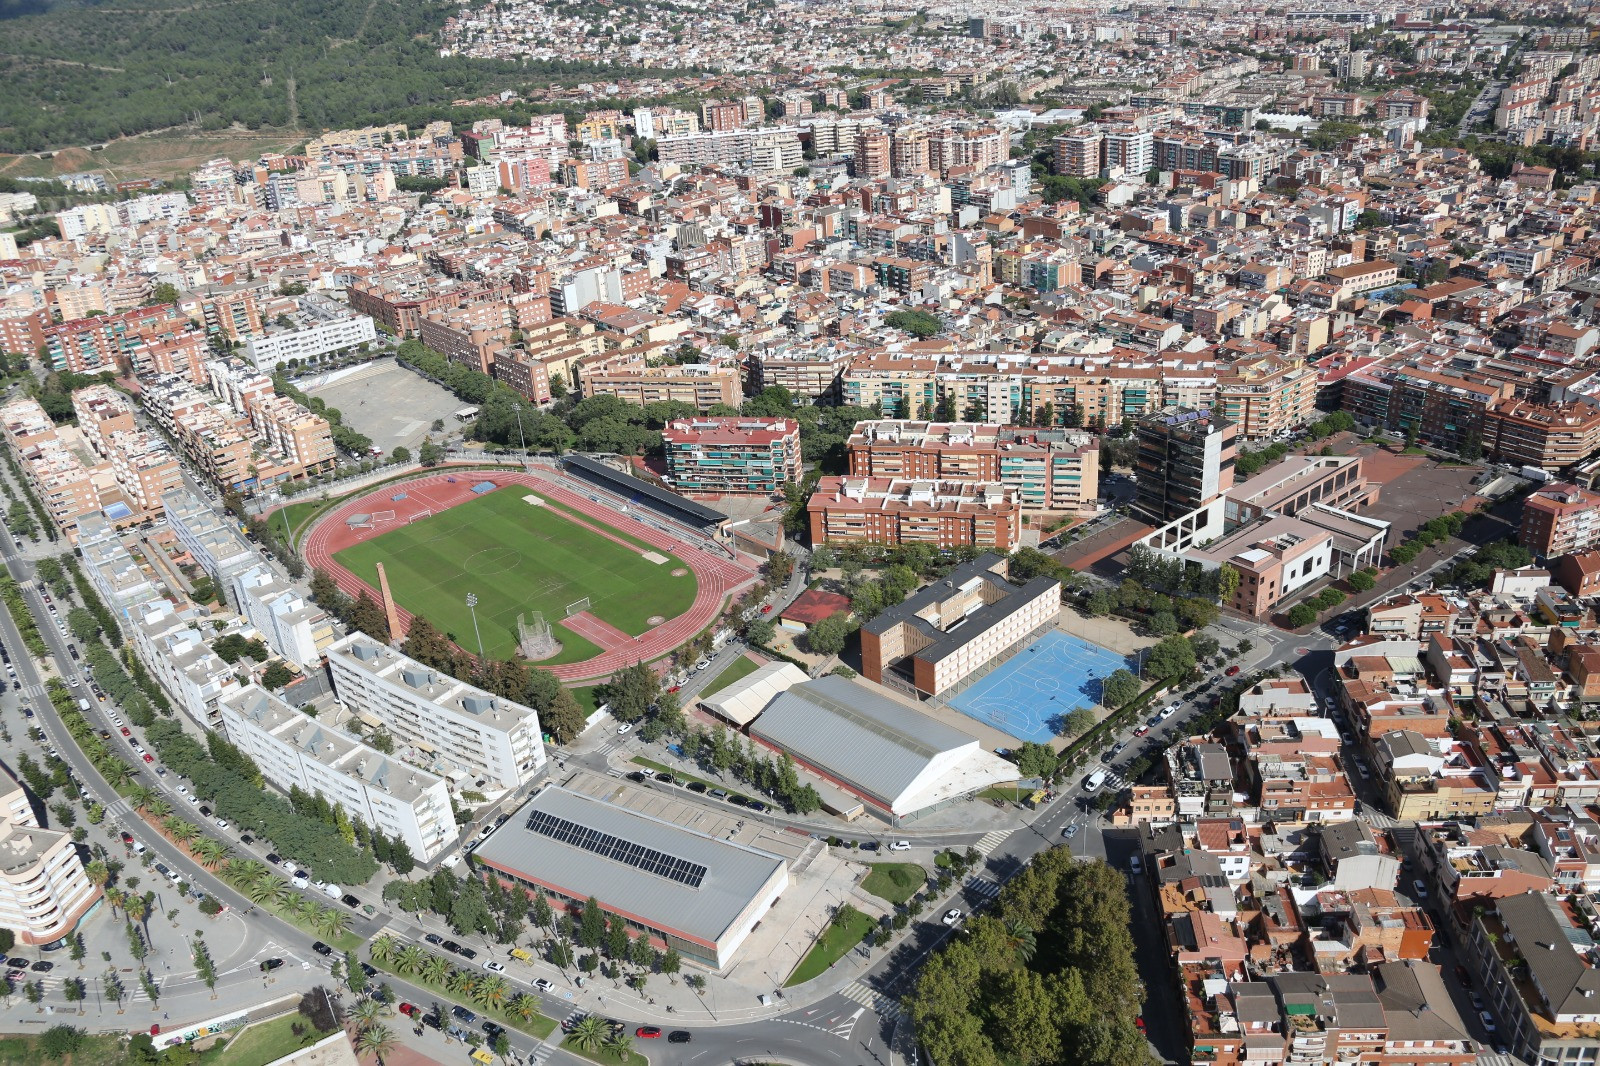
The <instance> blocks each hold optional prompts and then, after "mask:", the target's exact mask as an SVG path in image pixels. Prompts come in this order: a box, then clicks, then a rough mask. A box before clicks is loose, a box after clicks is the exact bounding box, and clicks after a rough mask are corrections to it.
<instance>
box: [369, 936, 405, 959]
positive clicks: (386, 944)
mask: <svg viewBox="0 0 1600 1066" xmlns="http://www.w3.org/2000/svg"><path fill="white" fill-rule="evenodd" d="M399 951H400V941H398V940H396V939H395V938H394V937H392V936H390V935H389V934H388V933H385V934H383V935H382V936H380V937H378V939H376V940H374V941H373V942H372V947H371V952H370V953H371V955H372V961H373V962H393V961H394V957H395V955H396V954H398V953H399Z"/></svg>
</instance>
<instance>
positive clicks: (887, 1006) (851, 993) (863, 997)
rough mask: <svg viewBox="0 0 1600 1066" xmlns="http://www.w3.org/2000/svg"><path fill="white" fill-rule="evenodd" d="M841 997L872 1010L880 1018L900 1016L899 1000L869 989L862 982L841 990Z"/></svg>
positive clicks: (854, 982)
mask: <svg viewBox="0 0 1600 1066" xmlns="http://www.w3.org/2000/svg"><path fill="white" fill-rule="evenodd" d="M840 995H842V996H844V997H845V998H846V999H848V1000H853V1001H854V1002H856V1003H859V1004H861V1005H862V1006H863V1007H867V1008H869V1009H871V1010H872V1011H873V1012H875V1013H876V1014H877V1015H878V1016H879V1017H880V1018H890V1019H893V1018H898V1017H899V1016H900V1004H899V1002H898V1001H897V1000H895V999H894V998H893V997H892V996H886V995H884V994H883V993H882V992H879V991H877V990H875V989H871V988H868V987H867V986H866V985H864V984H862V983H861V982H860V981H852V982H851V983H850V984H849V985H847V986H846V987H845V988H843V989H840Z"/></svg>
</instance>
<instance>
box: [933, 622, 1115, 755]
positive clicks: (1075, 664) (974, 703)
mask: <svg viewBox="0 0 1600 1066" xmlns="http://www.w3.org/2000/svg"><path fill="white" fill-rule="evenodd" d="M1124 668H1130V669H1131V668H1132V663H1131V661H1130V660H1128V659H1125V658H1124V657H1122V656H1121V655H1118V654H1117V653H1116V652H1114V651H1108V650H1107V649H1105V648H1102V647H1100V646H1099V645H1098V644H1090V643H1089V642H1088V641H1086V640H1083V639H1082V638H1081V637H1074V636H1070V635H1068V634H1066V633H1062V632H1060V631H1059V630H1051V631H1050V632H1049V633H1046V634H1045V635H1044V636H1042V637H1040V638H1039V639H1038V640H1036V641H1034V642H1033V643H1032V644H1031V645H1029V646H1028V647H1026V648H1024V649H1023V650H1022V651H1020V652H1018V653H1017V654H1015V655H1013V656H1012V657H1011V658H1010V659H1008V660H1006V661H1005V662H1003V663H1001V664H1000V665H999V666H996V667H995V668H994V670H993V671H991V672H990V673H989V675H988V676H987V677H984V678H983V679H981V680H980V681H978V682H977V683H976V684H974V685H973V686H972V687H971V688H969V689H967V690H966V691H964V692H962V693H961V694H960V695H958V696H953V697H951V699H950V700H949V705H950V706H951V707H953V708H955V709H956V710H958V711H960V712H961V713H962V714H964V715H966V716H967V717H968V718H971V719H974V720H975V721H979V722H982V723H983V724H984V725H986V726H990V727H991V728H994V729H998V730H1000V731H1001V732H1002V733H1005V734H1007V735H1008V736H1013V737H1016V738H1017V739H1018V740H1032V741H1035V742H1036V743H1039V744H1046V743H1049V742H1050V741H1051V740H1053V739H1054V738H1055V736H1056V731H1055V730H1054V729H1053V728H1051V725H1052V722H1053V721H1054V720H1055V719H1057V718H1059V717H1061V716H1063V715H1065V714H1067V713H1068V712H1070V711H1071V710H1072V709H1073V708H1075V707H1086V708H1089V709H1090V710H1093V709H1094V708H1095V707H1097V706H1099V704H1100V686H1101V683H1102V681H1103V680H1104V679H1105V678H1107V677H1109V676H1110V675H1111V674H1112V673H1114V672H1116V671H1117V670H1121V669H1124Z"/></svg>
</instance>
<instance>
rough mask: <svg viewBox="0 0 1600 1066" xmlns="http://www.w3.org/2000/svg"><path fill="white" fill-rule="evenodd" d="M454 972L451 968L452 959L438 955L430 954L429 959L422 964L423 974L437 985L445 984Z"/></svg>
mask: <svg viewBox="0 0 1600 1066" xmlns="http://www.w3.org/2000/svg"><path fill="white" fill-rule="evenodd" d="M453 972H454V971H453V970H451V969H450V960H449V959H445V958H440V957H439V956H438V955H429V956H428V961H427V962H425V963H423V964H422V976H423V977H424V978H425V979H426V980H428V981H431V982H433V983H434V984H436V985H438V984H444V983H445V980H446V979H447V978H448V977H449V976H450V975H451V974H452V973H453Z"/></svg>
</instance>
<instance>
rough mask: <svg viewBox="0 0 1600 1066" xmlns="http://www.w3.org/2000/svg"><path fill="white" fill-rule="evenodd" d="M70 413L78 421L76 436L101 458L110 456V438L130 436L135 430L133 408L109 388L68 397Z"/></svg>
mask: <svg viewBox="0 0 1600 1066" xmlns="http://www.w3.org/2000/svg"><path fill="white" fill-rule="evenodd" d="M72 412H73V414H74V415H76V416H77V419H78V432H79V433H82V434H83V439H84V440H86V441H88V442H89V446H90V447H92V448H93V449H94V450H95V454H96V455H99V456H100V457H101V458H105V457H106V456H107V455H108V454H109V453H110V450H111V434H113V433H132V432H134V431H136V430H137V429H138V428H139V426H138V423H137V422H135V421H134V417H133V405H132V404H131V403H129V402H128V399H127V397H126V396H124V395H123V394H122V393H120V392H118V391H117V390H116V389H113V388H112V387H111V386H110V385H90V386H89V387H88V388H84V389H78V390H77V391H76V392H74V393H73V394H72Z"/></svg>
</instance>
